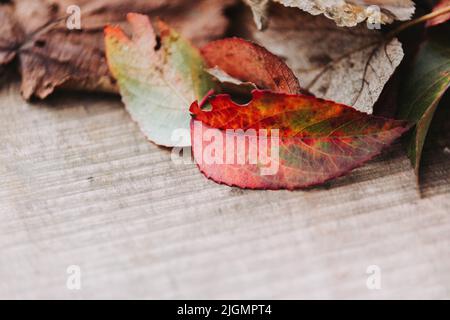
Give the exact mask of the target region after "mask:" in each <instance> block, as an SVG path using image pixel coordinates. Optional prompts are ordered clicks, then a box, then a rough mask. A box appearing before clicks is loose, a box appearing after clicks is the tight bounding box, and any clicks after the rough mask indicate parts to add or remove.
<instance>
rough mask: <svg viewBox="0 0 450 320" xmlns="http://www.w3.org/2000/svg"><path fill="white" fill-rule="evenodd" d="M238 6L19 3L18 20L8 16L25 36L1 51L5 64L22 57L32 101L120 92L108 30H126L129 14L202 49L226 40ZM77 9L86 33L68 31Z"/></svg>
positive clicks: (168, 0)
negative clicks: (158, 21)
mask: <svg viewBox="0 0 450 320" xmlns="http://www.w3.org/2000/svg"><path fill="white" fill-rule="evenodd" d="M232 2H234V0H227V1H220V2H219V1H208V0H200V1H194V0H155V1H148V0H133V1H132V0H120V1H119V0H108V1H107V0H94V1H88V0H59V1H55V0H39V1H36V0H32V1H31V0H15V1H14V12H13V13H12V15H13V19H14V20H12V18H11V13H9V14H8V16H9V19H10V20H12V21H11V23H12V25H13V28H14V29H18V30H21V33H22V34H24V35H25V36H23V37H19V38H17V39H16V40H14V42H12V43H11V42H9V43H8V44H7V46H6V48H0V59H2V60H4V63H7V62H9V61H10V60H11V59H12V57H14V55H17V56H18V59H19V65H20V71H21V74H22V94H23V96H24V97H25V98H26V99H28V98H30V97H31V96H37V97H39V98H45V97H46V96H48V95H49V94H50V93H51V92H53V90H54V89H55V88H56V87H59V86H65V87H70V88H76V89H83V90H100V91H111V92H117V87H116V84H115V82H114V80H113V78H112V77H111V75H110V73H109V70H108V67H107V64H106V60H105V54H104V43H103V28H104V26H105V25H106V24H118V25H121V26H125V16H126V13H127V12H129V11H134V12H139V13H144V14H147V15H149V16H153V17H155V16H158V17H161V18H162V19H164V20H166V21H168V22H169V23H170V24H171V25H172V26H174V28H175V29H177V30H179V31H180V33H181V34H182V35H183V36H185V37H187V38H189V39H190V40H192V41H193V42H194V43H195V44H197V45H202V44H204V43H206V42H208V41H210V40H212V39H216V38H218V37H220V36H222V35H223V33H224V32H225V30H226V28H227V23H228V21H227V19H226V18H225V16H224V14H223V10H224V8H225V6H227V5H229V4H230V3H232ZM71 5H78V6H79V7H80V8H81V30H69V29H68V28H67V26H66V19H67V17H68V14H67V12H66V11H67V8H68V7H69V6H71ZM10 10H11V9H10ZM125 29H126V27H125ZM19 35H20V32H19ZM9 39H11V37H10V36H6V35H5V36H4V34H3V33H2V34H0V43H3V42H5V41H10V40H9ZM2 60H0V61H2Z"/></svg>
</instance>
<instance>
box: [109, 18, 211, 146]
mask: <svg viewBox="0 0 450 320" xmlns="http://www.w3.org/2000/svg"><path fill="white" fill-rule="evenodd" d="M128 21H129V23H130V25H131V27H132V38H131V39H130V38H128V37H127V36H126V35H125V34H124V32H123V31H122V29H121V28H120V27H107V28H106V29H105V43H106V55H107V59H108V64H109V67H110V70H111V73H112V74H113V75H114V77H115V78H116V79H117V81H118V84H119V87H120V94H121V95H122V99H123V101H124V103H125V106H126V108H127V110H128V111H129V113H130V114H131V116H132V118H133V119H134V120H135V121H136V122H138V123H139V125H140V127H141V130H142V131H143V132H144V134H145V135H146V136H147V137H148V138H149V139H150V140H151V141H153V142H155V143H157V144H159V145H163V146H175V145H176V146H186V145H190V141H189V140H188V141H175V140H174V139H175V137H173V136H172V135H173V134H174V133H176V130H180V129H184V130H186V132H189V119H190V117H189V110H188V108H189V105H190V104H191V102H192V101H194V100H196V99H201V98H203V97H204V96H205V95H206V94H207V93H208V91H209V90H210V89H212V88H213V87H214V83H213V81H212V79H211V77H210V75H209V74H208V73H207V72H206V71H205V69H206V65H205V63H204V60H203V58H202V56H201V54H200V52H199V51H198V50H197V49H196V48H194V47H193V46H192V45H191V44H190V43H189V42H188V41H187V40H185V39H184V38H183V37H182V36H180V35H179V34H178V33H176V32H175V31H174V30H173V29H170V28H169V27H168V26H167V25H166V24H165V23H163V22H161V21H159V22H158V24H157V27H158V31H159V39H160V43H158V42H157V35H156V34H155V31H154V29H153V27H152V25H151V24H150V21H149V19H148V17H147V16H144V15H139V14H128Z"/></svg>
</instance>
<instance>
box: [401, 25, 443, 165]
mask: <svg viewBox="0 0 450 320" xmlns="http://www.w3.org/2000/svg"><path fill="white" fill-rule="evenodd" d="M404 79H405V80H404V81H405V82H404V84H403V86H402V88H401V92H400V101H399V114H398V115H399V118H401V119H405V120H409V121H412V122H414V123H415V124H416V128H415V129H414V132H413V133H412V136H411V138H410V141H409V142H408V147H407V148H408V156H409V158H410V159H411V162H412V164H413V166H414V168H415V171H416V174H418V173H419V166H420V157H421V154H422V148H423V145H424V142H425V138H426V136H427V132H428V128H429V127H430V123H431V120H432V119H433V115H434V112H435V111H436V108H437V106H438V104H439V101H440V100H441V98H442V96H443V95H444V93H445V91H446V90H447V89H448V87H449V85H450V38H449V37H448V35H446V34H445V32H444V33H443V34H440V35H438V34H434V35H432V36H430V37H429V39H428V40H427V41H426V42H425V43H424V44H423V45H422V47H421V48H420V50H419V52H418V54H417V57H416V60H415V63H414V65H413V66H412V67H411V69H410V71H409V73H408V74H406V76H405V78H404Z"/></svg>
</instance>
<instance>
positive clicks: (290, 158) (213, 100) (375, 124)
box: [190, 90, 409, 189]
mask: <svg viewBox="0 0 450 320" xmlns="http://www.w3.org/2000/svg"><path fill="white" fill-rule="evenodd" d="M252 94H253V99H252V101H251V102H250V103H248V104H247V105H238V104H236V103H235V102H233V101H232V100H231V98H230V97H229V96H228V95H217V96H213V97H210V98H209V99H208V102H209V104H210V105H211V107H212V109H211V110H210V111H206V110H203V109H202V108H201V105H199V104H198V103H197V102H195V103H193V104H192V105H191V108H190V111H191V113H192V114H193V120H192V122H191V139H192V146H193V154H194V159H195V160H196V162H197V164H198V166H199V168H200V170H201V171H202V172H203V173H204V174H205V175H206V176H207V177H208V178H211V179H212V180H214V181H216V182H219V183H224V184H226V185H230V186H238V187H242V188H251V189H297V188H303V187H308V186H311V185H317V184H320V183H323V182H325V181H327V180H329V179H332V178H335V177H338V176H341V175H344V174H345V173H347V172H349V171H350V170H352V169H353V168H356V167H358V166H360V165H361V164H362V163H364V162H366V161H367V160H369V159H371V158H372V157H374V156H375V155H377V154H379V153H380V152H381V150H382V149H383V148H384V147H386V146H387V145H389V144H391V143H392V142H393V141H394V140H395V139H396V138H398V137H399V136H400V135H402V134H403V133H404V132H405V131H407V130H408V128H409V124H408V122H406V121H399V120H391V119H386V118H382V117H376V116H371V115H368V114H365V113H362V112H359V111H357V110H355V109H353V108H351V107H348V106H345V105H342V104H338V103H334V102H331V101H326V100H322V99H317V98H314V97H311V96H307V95H289V94H280V93H273V92H269V91H260V90H255V91H253V93H252ZM200 123H201V124H202V125H201V126H200V125H199V124H200ZM230 129H232V130H243V131H235V133H233V132H230V131H227V130H230ZM249 129H254V130H257V131H258V132H261V130H274V129H278V138H279V139H278V144H279V153H278V156H277V155H272V154H271V155H270V158H271V159H272V161H276V162H277V163H275V166H276V167H277V168H278V170H277V172H276V173H274V174H270V175H267V174H261V167H262V164H261V163H254V162H252V161H251V159H250V158H249V153H250V149H249V148H250V147H251V146H250V143H246V144H245V152H244V151H242V150H241V151H239V152H241V155H242V153H244V156H245V161H244V163H242V162H241V163H237V162H236V161H231V162H230V161H229V159H234V160H236V158H237V157H236V155H235V154H230V152H231V153H236V152H238V151H237V149H236V148H230V147H229V145H227V144H226V140H227V138H229V139H230V141H231V140H233V141H234V139H244V140H245V139H248V140H249V139H250V138H251V137H250V136H249V135H248V134H246V130H249ZM205 135H206V136H208V137H211V136H214V137H215V138H214V139H213V141H208V139H206V140H205V139H204V137H205ZM258 139H259V137H258ZM271 139H272V138H267V143H268V144H271V145H272V144H273V143H274V140H271ZM258 143H259V142H258ZM211 144H215V147H211ZM271 145H270V146H267V149H268V150H269V149H270V148H271ZM220 148H222V149H221V150H219V149H220ZM208 152H211V153H213V154H206V153H208ZM205 156H208V157H209V158H212V159H215V160H214V161H213V162H211V161H203V160H204V158H205ZM276 158H278V160H276ZM265 163H266V164H267V162H265Z"/></svg>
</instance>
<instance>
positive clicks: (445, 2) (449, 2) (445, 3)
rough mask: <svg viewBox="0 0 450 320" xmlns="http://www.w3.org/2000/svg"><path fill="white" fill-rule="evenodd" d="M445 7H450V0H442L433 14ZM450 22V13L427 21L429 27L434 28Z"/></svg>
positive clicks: (435, 7)
mask: <svg viewBox="0 0 450 320" xmlns="http://www.w3.org/2000/svg"><path fill="white" fill-rule="evenodd" d="M445 7H450V0H441V1H439V2H438V3H437V4H436V5H435V6H434V8H433V10H432V12H436V11H438V10H441V9H444V8H445ZM448 20H450V12H448V13H445V14H441V15H439V16H437V17H435V18H433V19H430V20H428V21H427V23H426V26H427V27H434V26H437V25H438V24H442V23H445V22H447V21H448Z"/></svg>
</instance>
